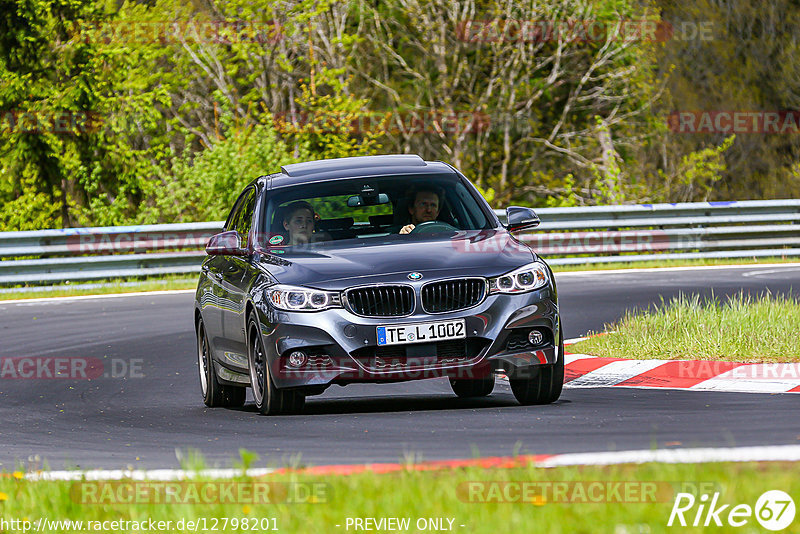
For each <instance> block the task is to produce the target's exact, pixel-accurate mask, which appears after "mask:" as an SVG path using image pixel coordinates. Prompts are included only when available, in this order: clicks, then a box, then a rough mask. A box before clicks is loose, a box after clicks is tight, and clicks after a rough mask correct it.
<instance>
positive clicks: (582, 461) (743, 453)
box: [25, 445, 800, 481]
mask: <svg viewBox="0 0 800 534" xmlns="http://www.w3.org/2000/svg"><path fill="white" fill-rule="evenodd" d="M797 461H800V445H773V446H759V447H706V448H691V449H655V450H653V449H649V450H631V451H597V452H581V453H565V454H556V455H554V456H551V457H550V458H546V459H543V460H539V461H538V462H536V464H535V465H537V466H538V467H562V466H571V465H616V464H641V463H648V462H660V463H668V464H694V463H706V462H797ZM423 463H424V462H423ZM372 465H380V464H372ZM274 472H275V469H269V468H264V469H248V470H247V472H246V476H250V477H260V476H266V475H269V474H271V473H274ZM242 474H243V473H242V470H241V469H208V470H204V471H199V472H198V471H186V470H183V469H154V470H149V471H147V470H124V469H117V470H101V469H95V470H89V471H37V472H33V473H28V474H26V475H25V478H26V479H27V480H31V481H49V480H60V481H81V480H87V481H99V480H153V481H169V480H186V479H192V478H195V477H203V478H215V479H220V478H223V479H224V478H233V477H236V476H242Z"/></svg>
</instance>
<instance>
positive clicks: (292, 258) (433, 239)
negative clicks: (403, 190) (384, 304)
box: [260, 230, 536, 290]
mask: <svg viewBox="0 0 800 534" xmlns="http://www.w3.org/2000/svg"><path fill="white" fill-rule="evenodd" d="M260 252H261V253H262V256H261V261H262V265H263V266H264V267H266V269H267V270H268V271H269V272H270V274H271V275H272V276H273V277H274V278H275V279H276V280H277V281H278V282H279V283H281V284H291V285H303V286H307V287H314V288H318V289H332V290H337V289H344V288H346V287H349V286H353V285H361V284H371V283H381V282H400V281H405V282H408V280H409V279H408V274H409V273H411V272H419V273H421V274H422V275H423V280H432V279H436V278H447V277H453V276H499V275H501V274H504V273H507V272H508V271H511V270H513V269H515V268H517V267H519V266H521V265H525V264H527V263H530V262H531V261H533V260H534V259H535V258H536V256H535V255H534V254H533V252H532V251H531V249H530V248H528V247H527V246H526V245H525V244H523V243H521V242H520V241H518V240H517V239H515V238H514V237H512V236H511V235H510V234H509V233H508V232H506V231H504V230H481V231H467V232H464V231H461V232H456V233H453V234H448V235H447V236H442V234H437V235H436V236H430V235H402V236H401V235H390V236H385V237H379V238H368V239H349V240H346V241H334V242H330V243H320V244H315V245H310V246H309V247H287V248H279V247H272V248H269V249H265V250H261V251H260Z"/></svg>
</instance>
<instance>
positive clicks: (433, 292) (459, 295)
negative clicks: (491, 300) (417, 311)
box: [422, 278, 486, 313]
mask: <svg viewBox="0 0 800 534" xmlns="http://www.w3.org/2000/svg"><path fill="white" fill-rule="evenodd" d="M485 296H486V280H485V279H483V278H464V279H460V280H442V281H440V282H430V283H427V284H425V285H424V286H422V309H423V310H425V311H426V312H427V313H444V312H451V311H457V310H463V309H466V308H471V307H472V306H475V305H476V304H478V303H480V302H481V301H482V300H483V298H484V297H485Z"/></svg>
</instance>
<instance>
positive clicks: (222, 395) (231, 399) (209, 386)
mask: <svg viewBox="0 0 800 534" xmlns="http://www.w3.org/2000/svg"><path fill="white" fill-rule="evenodd" d="M197 365H198V367H199V371H200V391H201V392H202V393H203V402H204V403H205V405H206V406H208V407H209V408H240V407H242V406H244V401H245V397H246V395H247V388H243V387H236V386H226V385H222V384H220V383H219V380H218V379H217V371H216V369H215V368H214V361H213V358H212V357H211V348H210V346H209V344H208V336H207V335H206V328H205V325H204V324H203V318H202V317H201V318H200V319H198V320H197Z"/></svg>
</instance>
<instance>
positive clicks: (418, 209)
mask: <svg viewBox="0 0 800 534" xmlns="http://www.w3.org/2000/svg"><path fill="white" fill-rule="evenodd" d="M408 213H410V214H411V223H412V224H415V225H417V224H421V223H424V222H428V221H435V220H436V217H438V216H439V197H437V196H436V193H433V192H430V191H420V192H419V193H417V196H416V198H415V199H414V203H413V204H412V205H410V206H409V207H408Z"/></svg>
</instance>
